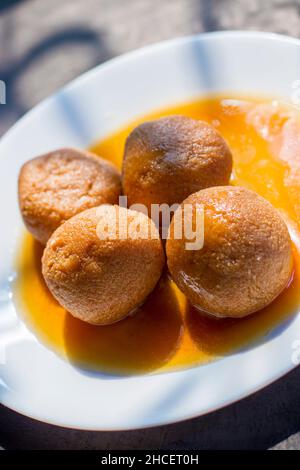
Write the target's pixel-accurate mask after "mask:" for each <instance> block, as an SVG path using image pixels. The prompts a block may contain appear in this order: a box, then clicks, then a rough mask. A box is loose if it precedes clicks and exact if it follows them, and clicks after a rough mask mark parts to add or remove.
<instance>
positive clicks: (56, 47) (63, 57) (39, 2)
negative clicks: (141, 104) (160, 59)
mask: <svg viewBox="0 0 300 470" xmlns="http://www.w3.org/2000/svg"><path fill="white" fill-rule="evenodd" d="M223 29H224V30H226V29H252V30H265V31H276V32H279V33H286V34H290V35H292V36H299V35H300V1H289V0H264V1H262V0H64V1H61V0H51V1H50V0H2V1H1V0H0V80H4V81H5V83H6V87H7V90H6V92H7V104H6V105H0V136H1V135H2V134H3V133H4V132H5V131H6V130H7V129H8V128H9V127H10V126H11V125H12V124H13V123H14V122H15V121H16V120H17V119H18V118H19V117H20V116H21V115H22V114H24V112H26V111H27V110H28V109H30V108H31V107H32V106H34V105H35V104H36V103H37V102H39V101H40V100H42V99H43V98H45V97H46V96H48V95H49V94H51V93H53V92H55V91H56V90H57V89H58V88H60V87H61V86H63V85H64V84H65V83H67V82H68V81H69V80H71V79H72V78H74V77H76V76H77V75H79V74H80V73H82V72H84V71H85V70H88V69H89V68H91V67H93V66H95V65H97V64H99V63H101V62H103V61H105V60H107V59H109V58H111V57H115V56H117V55H119V54H122V53H123V52H126V51H129V50H132V49H135V48H137V47H142V46H144V45H146V44H151V43H153V42H157V41H161V40H163V39H168V38H172V37H175V36H181V35H187V34H194V33H199V32H202V31H213V30H223Z"/></svg>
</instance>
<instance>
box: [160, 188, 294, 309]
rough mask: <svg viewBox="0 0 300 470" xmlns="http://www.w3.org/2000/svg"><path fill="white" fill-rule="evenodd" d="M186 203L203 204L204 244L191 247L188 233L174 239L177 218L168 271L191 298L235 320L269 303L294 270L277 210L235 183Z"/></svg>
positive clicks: (169, 246) (201, 193)
mask: <svg viewBox="0 0 300 470" xmlns="http://www.w3.org/2000/svg"><path fill="white" fill-rule="evenodd" d="M185 204H190V205H191V207H192V208H196V207H198V208H199V207H202V210H203V213H204V244H203V247H202V248H201V249H198V250H187V249H186V247H187V245H186V242H187V240H186V239H185V237H183V238H182V239H175V237H174V233H175V231H174V223H175V222H174V221H175V216H174V218H173V220H172V223H171V226H170V231H169V236H170V238H169V239H168V241H167V248H166V250H167V261H168V267H169V271H170V273H171V275H172V277H173V279H174V281H175V283H176V284H177V285H178V287H179V288H180V289H181V290H182V292H184V294H186V296H187V297H188V299H189V300H190V302H191V303H192V304H193V305H194V306H195V307H197V308H198V309H199V310H201V311H203V312H205V313H207V314H211V315H213V316H215V317H233V318H240V317H245V316H247V315H249V314H251V313H254V312H256V311H257V310H260V309H262V308H264V307H266V306H267V305H268V304H270V303H271V302H272V301H273V300H274V299H275V298H276V297H277V296H278V295H279V294H280V293H281V292H282V291H283V289H284V288H285V287H286V286H287V284H288V282H289V280H290V278H291V275H292V270H293V260H292V248H291V240H290V236H289V233H288V229H287V227H286V224H285V223H284V221H283V220H282V218H281V216H280V215H279V213H278V212H277V211H276V209H275V208H274V207H273V206H272V205H271V204H270V203H269V202H268V201H266V200H265V199H264V198H262V197H260V196H259V195H258V194H256V193H254V192H253V191H250V190H248V189H245V188H240V187H233V186H224V187H215V188H208V189H204V190H202V191H199V192H197V193H195V194H192V195H191V196H189V197H188V198H187V199H186V200H185V201H184V202H183V205H185ZM192 214H193V216H192V217H193V218H191V220H192V221H193V223H194V224H195V215H194V212H192ZM175 215H176V212H175ZM194 229H195V225H194ZM198 229H199V228H198Z"/></svg>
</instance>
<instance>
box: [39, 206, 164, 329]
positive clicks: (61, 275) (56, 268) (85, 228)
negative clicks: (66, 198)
mask: <svg viewBox="0 0 300 470" xmlns="http://www.w3.org/2000/svg"><path fill="white" fill-rule="evenodd" d="M164 261H165V257H164V251H163V248H162V243H161V240H160V237H159V233H158V231H157V228H156V226H155V224H154V223H153V222H152V220H151V219H149V218H148V217H147V216H146V215H144V214H143V213H140V212H136V211H131V210H128V209H126V208H123V207H119V206H109V205H102V206H100V207H98V208H92V209H88V210H86V211H84V212H81V213H80V214H78V215H75V216H74V217H72V218H71V219H69V220H68V221H67V222H65V223H64V224H63V225H61V226H60V227H59V228H58V229H57V230H56V231H55V232H54V233H53V235H52V236H51V238H50V239H49V241H48V243H47V245H46V248H45V250H44V254H43V258H42V272H43V276H44V279H45V281H46V284H47V286H48V288H49V290H50V292H51V293H52V294H53V296H54V297H55V298H56V299H57V301H58V302H59V303H60V304H61V305H62V306H63V307H64V308H65V309H66V310H68V311H69V312H70V313H71V314H72V315H73V316H74V317H76V318H79V319H80V320H83V321H85V322H88V323H92V324H95V325H107V324H110V323H114V322H117V321H119V320H122V319H123V318H125V317H126V316H127V315H129V314H131V313H133V312H134V311H135V310H136V309H137V308H138V307H139V306H140V305H141V304H143V302H144V301H145V299H146V298H147V296H148V295H149V294H150V293H151V291H152V290H153V289H154V287H155V285H156V283H157V282H158V280H159V278H160V276H161V273H162V270H163V267H164Z"/></svg>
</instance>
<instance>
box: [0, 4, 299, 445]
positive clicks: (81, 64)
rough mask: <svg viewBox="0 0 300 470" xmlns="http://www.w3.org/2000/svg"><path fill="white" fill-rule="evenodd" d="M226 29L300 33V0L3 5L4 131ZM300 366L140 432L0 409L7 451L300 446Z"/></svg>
mask: <svg viewBox="0 0 300 470" xmlns="http://www.w3.org/2000/svg"><path fill="white" fill-rule="evenodd" d="M223 29H224V30H226V29H251V30H265V31H273V32H279V33H285V34H289V35H291V36H295V37H300V1H289V0H264V1H263V2H262V1H259V0H65V1H64V2H61V1H60V0H51V2H50V1H49V0H2V1H1V2H0V79H1V80H4V81H5V83H6V85H7V104H6V105H0V135H2V134H3V133H4V132H5V131H6V130H7V129H8V128H9V127H10V126H11V125H12V124H13V123H14V122H15V121H16V120H17V119H18V118H19V117H20V116H21V115H22V114H24V113H25V112H26V111H27V110H28V109H30V108H31V107H32V106H34V105H35V104H36V103H37V102H39V101H40V100H42V99H43V98H44V97H46V96H48V95H49V94H51V93H53V92H55V91H56V90H57V89H58V88H60V87H61V86H62V85H64V84H65V83H67V82H68V81H69V80H71V79H72V78H74V77H76V76H77V75H79V74H80V73H82V72H84V71H85V70H87V69H89V68H91V67H93V66H94V65H96V64H99V63H101V62H103V61H105V60H107V59H109V58H111V57H115V56H117V55H119V54H121V53H123V52H126V51H129V50H132V49H135V48H137V47H141V46H144V45H146V44H150V43H153V42H157V41H160V40H163V39H168V38H172V37H175V36H181V35H187V34H193V33H199V32H202V31H213V30H223ZM299 400H300V369H299V368H298V369H296V370H294V371H293V372H291V373H290V374H289V375H287V376H286V377H284V378H283V379H281V380H280V381H278V382H276V383H275V384H273V385H271V386H269V387H268V388H266V389H265V390H263V391H260V392H259V393H256V394H255V395H253V396H251V397H249V398H247V399H244V400H242V401H240V402H239V403H236V404H234V405H231V406H230V407H227V408H225V409H223V410H220V411H218V412H215V413H212V414H210V415H208V416H204V417H201V418H197V419H193V420H190V421H186V422H184V423H180V424H174V425H170V426H164V427H160V428H153V429H148V430H141V431H131V432H115V433H107V432H82V431H77V430H66V429H62V428H57V427H55V426H50V425H46V424H43V423H39V422H36V421H33V420H31V419H29V418H25V417H22V416H20V415H18V414H16V413H14V412H12V411H10V410H8V409H5V408H3V407H2V408H0V446H2V447H3V448H5V449H15V448H18V449H112V450H113V449H144V448H148V449H151V448H152V449H173V450H184V449H266V448H273V449H300V432H299V431H300V407H299Z"/></svg>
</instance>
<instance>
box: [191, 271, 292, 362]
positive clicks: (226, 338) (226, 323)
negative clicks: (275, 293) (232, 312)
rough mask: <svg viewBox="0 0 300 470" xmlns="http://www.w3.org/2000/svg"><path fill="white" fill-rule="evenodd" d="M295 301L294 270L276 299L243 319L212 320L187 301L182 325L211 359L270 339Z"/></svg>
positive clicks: (286, 320)
mask: <svg viewBox="0 0 300 470" xmlns="http://www.w3.org/2000/svg"><path fill="white" fill-rule="evenodd" d="M299 303H300V292H299V273H294V276H293V279H292V280H291V282H290V284H289V286H288V287H287V288H286V289H285V290H284V292H283V293H282V294H281V295H280V296H279V297H277V299H276V300H274V301H273V302H272V303H271V304H270V305H268V306H267V307H265V308H264V309H262V310H260V311H259V312H256V313H254V314H252V315H249V316H247V317H245V318H240V319H234V318H224V319H215V318H213V317H209V316H207V315H205V314H202V313H201V312H199V310H197V309H196V308H195V307H193V306H192V305H191V304H190V303H189V302H187V303H186V312H185V319H186V326H187V329H188V331H189V333H190V335H191V338H192V339H193V341H194V342H195V344H196V345H197V347H198V349H199V350H200V351H202V352H203V353H205V354H207V355H209V356H211V357H213V358H214V359H215V358H217V357H222V356H224V355H227V354H229V353H233V352H235V351H237V350H239V349H241V348H243V350H244V349H245V350H246V349H247V348H248V347H249V346H250V345H253V343H255V342H262V341H263V342H265V341H268V340H270V339H272V338H273V337H274V336H275V335H277V334H279V333H281V332H282V331H283V330H284V329H285V328H286V327H287V326H288V325H289V324H290V322H292V321H293V319H294V315H295V314H296V313H297V312H298V310H299Z"/></svg>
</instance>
